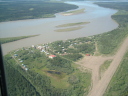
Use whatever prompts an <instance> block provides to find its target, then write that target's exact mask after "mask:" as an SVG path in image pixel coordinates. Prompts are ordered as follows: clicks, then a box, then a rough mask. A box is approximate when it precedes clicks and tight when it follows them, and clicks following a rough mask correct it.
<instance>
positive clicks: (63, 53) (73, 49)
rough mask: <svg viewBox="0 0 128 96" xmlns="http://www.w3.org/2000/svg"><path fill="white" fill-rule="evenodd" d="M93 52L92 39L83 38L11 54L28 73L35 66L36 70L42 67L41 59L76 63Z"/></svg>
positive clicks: (33, 47) (19, 50)
mask: <svg viewBox="0 0 128 96" xmlns="http://www.w3.org/2000/svg"><path fill="white" fill-rule="evenodd" d="M94 52H95V43H94V40H93V39H92V37H84V38H77V39H71V40H66V41H62V40H61V41H55V42H52V43H46V44H40V45H31V47H26V48H21V49H18V50H15V51H13V53H11V54H13V57H14V58H15V59H16V60H17V61H18V62H19V65H20V66H21V68H22V69H23V70H25V71H28V70H29V69H31V68H34V67H36V66H38V68H39V67H42V65H41V64H42V63H44V61H45V60H44V61H43V58H45V59H46V60H47V59H53V60H54V58H56V57H61V58H65V59H66V60H70V61H77V60H79V59H81V58H82V57H84V56H90V55H93V54H94ZM41 58H42V60H41ZM30 59H31V60H30ZM34 59H35V60H34ZM37 59H38V60H37ZM37 62H38V63H37ZM32 63H36V64H32ZM45 63H47V61H46V62H45ZM33 65H34V66H33ZM44 65H46V64H44ZM32 66H33V67H32Z"/></svg>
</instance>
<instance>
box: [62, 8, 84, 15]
mask: <svg viewBox="0 0 128 96" xmlns="http://www.w3.org/2000/svg"><path fill="white" fill-rule="evenodd" d="M84 11H85V8H83V9H79V10H75V11H69V12H65V13H62V14H63V15H75V14H80V13H84Z"/></svg>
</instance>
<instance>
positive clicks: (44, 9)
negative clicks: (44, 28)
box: [0, 1, 78, 22]
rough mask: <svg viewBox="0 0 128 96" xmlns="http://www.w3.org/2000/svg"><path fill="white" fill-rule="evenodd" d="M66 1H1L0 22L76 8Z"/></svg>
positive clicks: (47, 14) (40, 16)
mask: <svg viewBox="0 0 128 96" xmlns="http://www.w3.org/2000/svg"><path fill="white" fill-rule="evenodd" d="M76 8H78V6H76V5H70V4H66V3H59V2H58V3H57V2H44V1H15V2H0V12H1V14H0V22H3V21H13V20H23V19H35V18H47V17H55V15H54V14H55V13H58V12H62V11H67V10H71V9H76Z"/></svg>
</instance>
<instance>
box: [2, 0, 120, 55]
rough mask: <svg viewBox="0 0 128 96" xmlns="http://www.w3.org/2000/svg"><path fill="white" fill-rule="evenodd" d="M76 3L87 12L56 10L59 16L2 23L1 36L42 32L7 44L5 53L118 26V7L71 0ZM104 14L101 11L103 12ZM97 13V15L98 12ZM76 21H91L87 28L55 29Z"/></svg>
mask: <svg viewBox="0 0 128 96" xmlns="http://www.w3.org/2000/svg"><path fill="white" fill-rule="evenodd" d="M71 3H72V4H76V5H77V6H79V7H80V8H85V9H86V13H83V14H77V15H71V16H62V15H60V14H56V18H47V19H34V20H23V21H22V20H21V21H12V22H4V23H0V32H1V33H0V34H1V37H8V36H9V37H11V36H14V35H15V36H20V35H34V34H41V35H40V36H37V37H32V38H26V39H24V40H19V41H15V42H11V43H7V44H3V45H2V48H3V54H4V55H5V54H7V53H8V52H10V51H12V50H15V49H18V48H22V47H28V46H31V45H37V44H43V43H48V42H53V41H56V40H65V39H73V38H78V37H86V36H92V35H96V34H100V33H104V32H107V31H110V30H113V29H115V28H117V27H118V24H117V23H116V22H114V21H113V20H112V19H111V15H112V14H114V13H116V12H117V11H116V10H113V9H108V8H103V7H99V6H97V5H95V4H93V3H88V2H78V3H76V2H69V4H71ZM101 12H102V14H99V13H101ZM94 15H95V16H94ZM75 22H90V23H89V24H87V25H85V27H84V28H82V29H79V30H75V31H73V32H55V31H54V30H56V29H57V28H56V26H58V25H62V24H68V23H75Z"/></svg>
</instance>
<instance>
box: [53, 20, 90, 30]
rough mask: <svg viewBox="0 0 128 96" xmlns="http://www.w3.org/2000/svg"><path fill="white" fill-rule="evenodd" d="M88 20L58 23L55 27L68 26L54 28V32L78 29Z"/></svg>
mask: <svg viewBox="0 0 128 96" xmlns="http://www.w3.org/2000/svg"><path fill="white" fill-rule="evenodd" d="M88 23H90V22H77V23H68V24H62V25H58V26H56V27H57V28H61V27H68V28H64V29H57V30H55V31H56V32H69V31H75V30H79V29H82V28H83V27H84V26H82V25H85V24H88Z"/></svg>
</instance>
